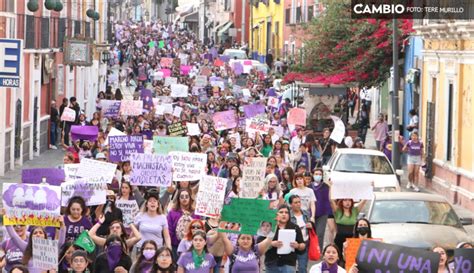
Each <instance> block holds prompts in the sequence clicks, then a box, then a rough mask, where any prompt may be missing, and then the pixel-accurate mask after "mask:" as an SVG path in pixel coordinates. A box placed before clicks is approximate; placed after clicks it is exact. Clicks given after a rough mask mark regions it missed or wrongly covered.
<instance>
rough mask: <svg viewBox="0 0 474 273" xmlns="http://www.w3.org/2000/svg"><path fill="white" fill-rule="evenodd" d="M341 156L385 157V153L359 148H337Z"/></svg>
mask: <svg viewBox="0 0 474 273" xmlns="http://www.w3.org/2000/svg"><path fill="white" fill-rule="evenodd" d="M336 151H337V152H338V153H340V154H361V155H379V156H385V154H384V153H382V152H381V151H378V150H372V149H359V148H337V150H336Z"/></svg>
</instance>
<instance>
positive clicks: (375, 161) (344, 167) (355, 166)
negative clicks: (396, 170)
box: [334, 154, 393, 174]
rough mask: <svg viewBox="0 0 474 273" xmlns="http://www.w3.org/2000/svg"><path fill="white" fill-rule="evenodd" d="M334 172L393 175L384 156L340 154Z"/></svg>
mask: <svg viewBox="0 0 474 273" xmlns="http://www.w3.org/2000/svg"><path fill="white" fill-rule="evenodd" d="M334 170H335V171H339V172H351V173H374V174H393V169H392V166H391V165H390V162H389V161H388V160H387V158H386V157H385V156H380V155H367V154H341V156H340V157H339V159H338V160H337V162H336V165H335V167H334Z"/></svg>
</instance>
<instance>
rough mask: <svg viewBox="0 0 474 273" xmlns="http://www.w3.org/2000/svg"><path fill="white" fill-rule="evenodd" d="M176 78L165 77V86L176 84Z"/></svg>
mask: <svg viewBox="0 0 474 273" xmlns="http://www.w3.org/2000/svg"><path fill="white" fill-rule="evenodd" d="M177 83H178V78H176V77H167V78H166V79H165V86H171V85H172V84H177Z"/></svg>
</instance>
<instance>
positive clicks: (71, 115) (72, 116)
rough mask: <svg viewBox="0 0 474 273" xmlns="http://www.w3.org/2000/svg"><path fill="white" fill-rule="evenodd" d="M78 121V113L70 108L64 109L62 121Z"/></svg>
mask: <svg viewBox="0 0 474 273" xmlns="http://www.w3.org/2000/svg"><path fill="white" fill-rule="evenodd" d="M75 120H76V111H74V109H71V108H69V107H64V110H63V114H62V115H61V121H70V122H74V121H75Z"/></svg>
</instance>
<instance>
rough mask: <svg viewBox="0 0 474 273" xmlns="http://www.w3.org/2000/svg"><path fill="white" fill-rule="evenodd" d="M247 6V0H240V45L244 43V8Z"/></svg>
mask: <svg viewBox="0 0 474 273" xmlns="http://www.w3.org/2000/svg"><path fill="white" fill-rule="evenodd" d="M246 8H247V0H242V25H241V26H240V45H243V44H244V43H245V33H247V32H246V31H245V28H246V25H245V10H246Z"/></svg>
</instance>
